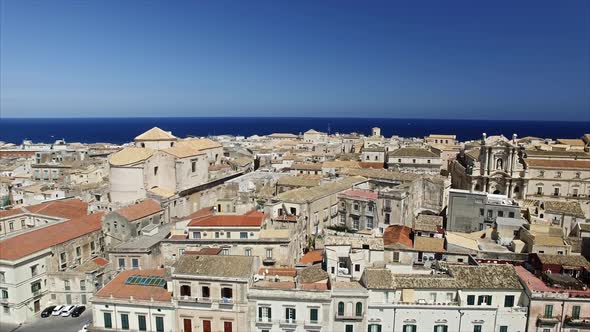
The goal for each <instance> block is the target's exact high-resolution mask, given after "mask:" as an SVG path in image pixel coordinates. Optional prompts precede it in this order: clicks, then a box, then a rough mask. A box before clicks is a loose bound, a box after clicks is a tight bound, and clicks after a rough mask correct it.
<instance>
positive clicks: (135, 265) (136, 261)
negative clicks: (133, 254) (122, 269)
mask: <svg viewBox="0 0 590 332" xmlns="http://www.w3.org/2000/svg"><path fill="white" fill-rule="evenodd" d="M131 267H132V268H133V269H134V270H137V269H139V258H131Z"/></svg>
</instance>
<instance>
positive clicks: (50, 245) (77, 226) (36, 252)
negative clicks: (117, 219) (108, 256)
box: [0, 213, 103, 323]
mask: <svg viewBox="0 0 590 332" xmlns="http://www.w3.org/2000/svg"><path fill="white" fill-rule="evenodd" d="M102 216H103V214H102V213H95V214H91V215H88V216H83V217H79V218H74V219H71V220H68V221H64V222H61V223H58V224H54V225H50V226H47V227H43V228H41V229H38V230H33V231H31V232H27V233H24V234H21V235H17V236H13V237H10V238H7V239H4V240H1V241H0V289H1V292H2V320H3V321H6V322H9V323H22V322H25V321H27V320H30V319H32V318H33V317H34V316H35V315H36V314H37V313H39V311H40V310H41V309H42V308H43V307H45V306H46V305H48V304H50V303H55V302H53V301H54V298H55V300H56V299H57V298H56V297H54V296H51V297H50V296H49V294H50V293H51V292H52V285H51V284H50V283H49V284H48V283H47V279H48V274H49V273H52V272H58V271H69V270H72V269H75V268H77V267H79V266H81V265H82V264H84V263H85V262H86V261H88V260H91V259H92V258H93V257H94V256H95V254H96V253H97V252H100V250H101V249H100V248H102V235H101V232H100V229H101V227H100V226H101V225H100V219H101V218H102ZM93 251H94V252H95V254H93Z"/></svg>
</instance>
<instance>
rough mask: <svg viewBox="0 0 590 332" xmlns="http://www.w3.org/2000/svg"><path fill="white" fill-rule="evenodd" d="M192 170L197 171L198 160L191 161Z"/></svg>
mask: <svg viewBox="0 0 590 332" xmlns="http://www.w3.org/2000/svg"><path fill="white" fill-rule="evenodd" d="M191 171H192V172H193V173H194V172H196V171H197V162H196V161H193V162H191Z"/></svg>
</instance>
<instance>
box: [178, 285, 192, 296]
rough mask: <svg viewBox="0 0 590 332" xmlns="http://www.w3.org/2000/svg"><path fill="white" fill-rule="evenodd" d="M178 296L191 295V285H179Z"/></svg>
mask: <svg viewBox="0 0 590 332" xmlns="http://www.w3.org/2000/svg"><path fill="white" fill-rule="evenodd" d="M180 296H191V286H189V285H182V286H180Z"/></svg>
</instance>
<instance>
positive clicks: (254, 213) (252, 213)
mask: <svg viewBox="0 0 590 332" xmlns="http://www.w3.org/2000/svg"><path fill="white" fill-rule="evenodd" d="M244 215H245V216H248V217H259V218H263V217H264V212H261V211H258V210H252V211H250V212H246V213H244Z"/></svg>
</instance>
